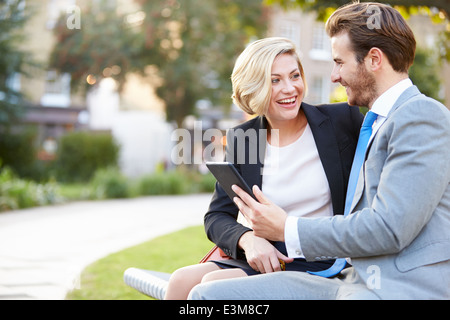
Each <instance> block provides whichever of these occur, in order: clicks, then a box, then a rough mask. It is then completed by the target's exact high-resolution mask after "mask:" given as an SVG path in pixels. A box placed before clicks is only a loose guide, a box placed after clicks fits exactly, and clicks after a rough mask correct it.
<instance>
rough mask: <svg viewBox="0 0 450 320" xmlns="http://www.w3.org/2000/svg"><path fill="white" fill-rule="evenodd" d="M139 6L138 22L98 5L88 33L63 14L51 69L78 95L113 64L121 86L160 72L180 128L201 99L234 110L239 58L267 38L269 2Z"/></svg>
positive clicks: (85, 22)
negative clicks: (233, 79) (130, 76)
mask: <svg viewBox="0 0 450 320" xmlns="http://www.w3.org/2000/svg"><path fill="white" fill-rule="evenodd" d="M137 2H138V3H139V4H140V5H141V8H142V11H138V12H136V13H134V14H133V15H132V16H130V15H119V14H117V12H116V10H115V9H114V8H108V7H107V6H106V7H105V6H103V5H102V6H101V10H99V9H97V8H98V5H97V7H96V6H95V5H91V7H89V8H85V9H84V10H83V13H82V17H83V18H82V26H81V29H80V30H77V29H74V30H70V29H68V28H67V26H66V20H65V19H66V17H64V16H63V17H62V19H61V21H60V23H59V26H58V27H57V28H56V36H57V39H58V41H57V45H56V46H55V48H54V50H53V54H52V59H51V66H53V67H54V68H56V69H57V70H59V71H61V72H69V73H71V74H72V87H73V88H75V89H76V88H78V87H79V86H80V84H84V85H85V84H86V77H87V76H89V75H91V78H93V79H100V78H102V77H104V76H106V75H104V74H103V72H104V71H105V69H107V70H112V67H113V66H116V67H118V68H116V70H118V69H120V70H121V72H120V73H118V74H116V75H112V76H113V77H114V78H115V80H117V81H118V83H119V85H120V86H121V85H123V84H124V82H125V77H126V74H127V73H129V72H140V73H142V74H143V75H145V71H146V66H155V67H156V70H157V71H158V75H159V77H160V79H162V84H161V86H159V87H158V88H157V95H158V96H159V97H160V98H162V99H163V100H164V101H165V103H166V106H167V108H166V113H167V119H168V120H175V121H176V122H177V124H178V125H181V123H182V121H183V119H184V117H185V116H186V115H188V114H190V113H192V112H193V109H194V106H195V103H196V102H197V101H198V100H200V99H205V98H206V99H209V100H211V102H213V104H218V105H221V104H223V102H224V101H225V99H226V101H227V103H228V104H230V95H231V84H230V80H229V79H230V75H231V72H232V66H233V64H234V59H235V57H236V55H237V54H238V53H240V52H241V51H242V50H243V49H244V47H245V45H246V44H247V43H248V42H249V40H250V39H252V37H260V36H262V35H264V34H265V30H266V19H265V16H264V14H265V10H264V6H263V5H262V3H261V0H233V1H231V0H208V1H206V0H204V1H198V0H159V1H154V0H137ZM133 17H134V18H136V19H134V18H133ZM133 20H135V22H134V23H130V21H133ZM108 75H111V74H110V72H108ZM119 89H120V88H119Z"/></svg>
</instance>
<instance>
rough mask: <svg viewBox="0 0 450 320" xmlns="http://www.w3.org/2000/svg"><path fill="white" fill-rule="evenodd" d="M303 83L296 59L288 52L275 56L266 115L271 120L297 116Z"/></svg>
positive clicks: (289, 118)
mask: <svg viewBox="0 0 450 320" xmlns="http://www.w3.org/2000/svg"><path fill="white" fill-rule="evenodd" d="M304 90H305V85H304V83H303V80H302V76H301V73H300V69H299V66H298V64H297V60H296V59H295V58H294V56H292V55H290V54H282V55H280V56H278V57H277V58H275V61H274V62H273V66H272V96H271V100H270V106H269V109H268V114H267V117H268V118H269V119H270V120H271V121H285V120H293V119H296V118H297V115H298V112H299V110H300V105H301V104H302V100H303V93H304Z"/></svg>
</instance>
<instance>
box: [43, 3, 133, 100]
mask: <svg viewBox="0 0 450 320" xmlns="http://www.w3.org/2000/svg"><path fill="white" fill-rule="evenodd" d="M80 15H81V17H82V24H80V28H79V29H78V28H70V27H68V25H67V23H68V18H67V16H66V15H65V14H63V15H62V16H61V17H60V19H59V21H58V23H57V24H56V26H55V29H54V32H55V36H56V44H55V46H54V48H53V50H52V53H51V56H50V61H49V66H50V68H54V69H56V70H58V71H59V72H64V73H70V75H71V87H72V89H73V91H76V90H86V89H87V88H89V86H90V85H93V84H95V83H97V82H98V81H97V80H100V79H101V78H103V77H112V78H114V79H115V80H116V81H117V83H118V84H119V90H121V89H122V86H123V84H124V82H125V78H126V74H127V73H129V72H133V71H136V70H137V68H139V67H140V65H139V64H138V63H137V61H138V60H137V57H138V52H139V50H138V48H137V47H136V43H138V42H139V35H138V34H137V33H136V32H135V31H134V30H132V28H130V27H129V25H127V24H126V20H125V19H124V17H123V16H120V15H118V14H117V13H116V10H115V7H112V6H109V5H107V2H105V1H101V2H97V3H95V2H89V5H88V6H87V7H85V8H83V10H82V11H81V12H80ZM88 77H89V78H88Z"/></svg>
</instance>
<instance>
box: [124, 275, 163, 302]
mask: <svg viewBox="0 0 450 320" xmlns="http://www.w3.org/2000/svg"><path fill="white" fill-rule="evenodd" d="M169 278H170V273H165V272H157V271H151V270H144V269H138V268H128V269H127V270H125V272H124V274H123V280H124V282H125V284H127V285H128V286H130V287H132V288H134V289H136V290H137V291H139V292H141V293H143V294H145V295H147V296H149V297H151V298H154V299H157V300H163V299H164V295H165V294H166V290H167V285H168V283H169Z"/></svg>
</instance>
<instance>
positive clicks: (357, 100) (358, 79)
mask: <svg viewBox="0 0 450 320" xmlns="http://www.w3.org/2000/svg"><path fill="white" fill-rule="evenodd" d="M346 84H347V86H348V87H349V89H350V91H351V94H350V95H349V96H348V104H349V105H351V106H359V107H368V106H371V105H372V104H373V102H374V101H375V100H376V98H377V87H376V81H375V77H374V76H373V75H372V74H370V73H369V72H367V70H366V68H365V66H364V63H360V64H359V65H358V70H357V72H356V74H355V75H354V76H353V77H352V80H351V82H346Z"/></svg>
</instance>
